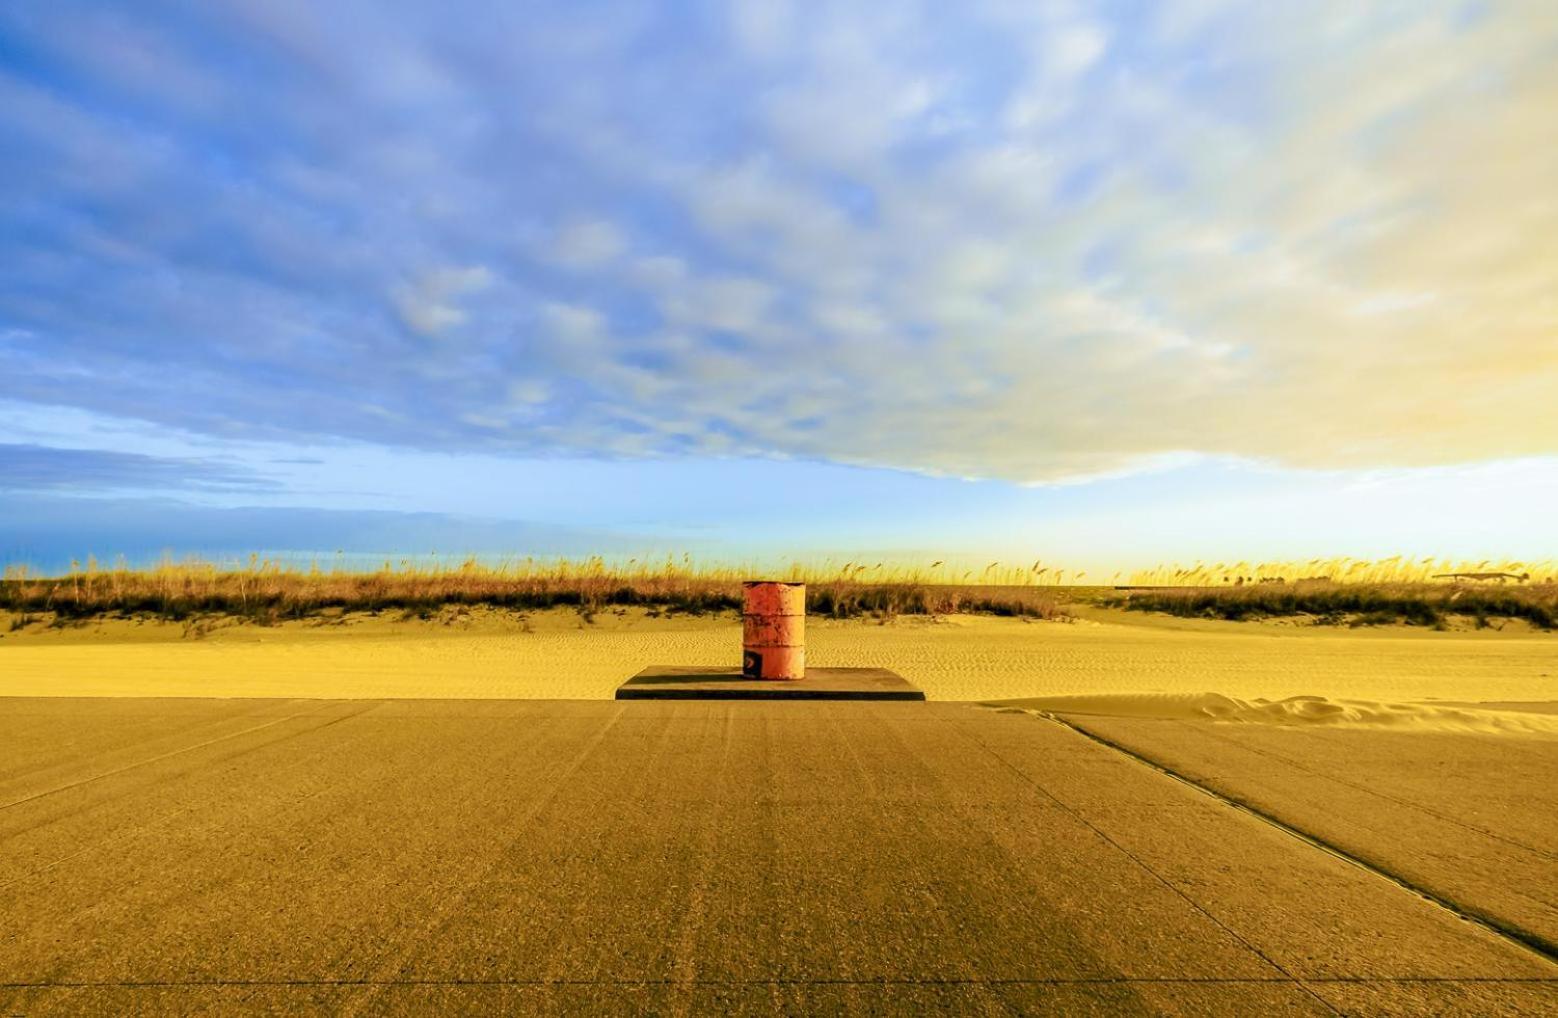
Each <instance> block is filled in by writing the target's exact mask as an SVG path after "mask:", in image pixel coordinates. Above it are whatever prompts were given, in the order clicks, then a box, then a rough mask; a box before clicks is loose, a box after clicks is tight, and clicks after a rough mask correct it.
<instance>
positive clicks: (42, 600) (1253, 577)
mask: <svg viewBox="0 0 1558 1018" xmlns="http://www.w3.org/2000/svg"><path fill="white" fill-rule="evenodd" d="M1086 575H1087V574H1086V573H1083V572H1072V573H1067V572H1066V571H1064V570H1059V569H1052V568H1051V567H1048V566H1046V565H1044V564H1043V563H1041V562H1035V563H1033V564H1032V565H1031V566H1008V565H1004V564H1002V563H999V562H992V563H990V564H989V565H987V566H985V568H984V569H983V570H979V571H976V570H975V569H969V568H963V566H962V565H961V564H957V565H949V564H948V563H946V562H935V563H932V564H931V565H930V566H928V567H914V566H903V565H898V564H888V563H881V562H878V563H874V564H869V563H856V562H846V563H844V564H842V565H839V564H836V563H832V562H825V563H823V564H821V565H807V564H804V563H795V564H792V565H790V566H786V567H784V568H780V569H777V570H776V569H772V568H768V567H764V566H754V565H750V564H747V565H740V566H716V567H701V566H697V565H695V564H694V563H693V561H692V559H691V558H690V557H689V556H682V557H681V558H668V559H665V560H661V561H643V560H639V559H628V560H626V561H623V562H607V561H606V560H605V559H603V558H600V557H594V558H589V559H584V560H567V559H535V558H526V559H509V560H504V561H500V562H489V561H482V560H478V559H475V558H468V559H465V560H462V561H458V562H456V561H449V560H444V561H440V560H437V559H432V560H423V561H413V560H409V559H404V560H401V561H400V562H399V563H398V564H394V563H390V562H385V563H384V564H383V566H382V567H381V568H379V569H375V570H361V569H351V568H346V567H342V566H337V567H336V568H329V569H321V568H320V566H319V565H318V563H312V564H310V565H307V566H299V565H296V564H288V563H286V562H281V561H273V560H262V559H261V558H260V557H259V556H257V555H255V556H250V558H249V560H248V561H247V562H246V563H227V564H220V563H215V562H209V561H201V560H186V561H182V562H175V561H173V560H171V559H166V560H164V561H163V562H161V563H160V564H158V565H156V566H153V567H151V568H147V569H130V568H128V567H127V566H125V565H124V564H123V562H121V563H120V564H118V565H116V566H115V567H113V568H109V569H104V568H101V567H100V566H99V565H98V563H97V562H96V561H94V560H93V559H90V558H89V559H87V561H86V564H85V566H81V565H73V567H72V568H71V570H70V571H69V572H68V573H67V574H65V575H56V576H39V575H35V574H33V573H31V572H29V571H28V570H27V569H26V568H25V567H19V566H13V567H11V568H9V569H7V570H6V571H5V573H4V578H3V579H0V611H5V612H8V613H10V614H11V615H12V620H11V626H12V628H13V629H14V628H21V627H23V626H26V625H30V624H31V620H32V619H34V618H35V617H36V616H39V615H45V616H47V617H48V618H49V619H51V620H52V621H53V622H54V623H56V624H62V625H66V624H70V623H72V622H75V621H80V620H85V619H90V618H94V617H101V616H109V615H121V616H138V617H152V618H159V619H164V620H168V621H175V622H187V621H189V620H196V619H201V618H207V617H214V616H225V617H235V618H239V619H246V620H249V621H252V622H257V623H261V624H270V623H275V622H280V621H284V620H287V619H303V618H311V617H316V616H320V615H323V614H327V613H339V612H348V611H366V612H378V611H387V610H400V611H403V612H406V613H408V614H411V615H414V616H419V617H422V618H430V617H432V615H433V614H434V613H436V612H438V611H439V610H440V609H443V608H446V607H453V608H459V607H462V606H489V607H493V608H501V609H509V610H515V611H528V610H534V609H543V608H555V607H572V608H575V609H577V610H578V611H580V612H581V613H583V614H584V615H585V616H586V617H587V618H588V617H590V616H591V615H592V614H593V613H595V612H598V611H601V610H603V609H606V608H609V607H615V606H642V607H645V608H648V609H649V610H650V611H651V612H652V613H689V614H702V613H706V612H718V611H739V610H740V608H741V581H742V580H743V579H748V578H757V577H762V578H769V579H790V580H802V581H805V582H806V584H807V599H806V603H807V610H808V611H809V612H811V613H813V614H816V615H826V616H832V617H835V618H856V617H862V616H871V617H878V618H881V617H891V616H895V615H945V614H952V613H955V612H977V613H986V614H994V615H1006V616H1018V617H1024V618H1040V619H1055V618H1065V617H1067V616H1068V611H1067V607H1066V605H1067V604H1068V603H1075V602H1082V601H1088V602H1094V603H1099V604H1104V605H1111V606H1116V607H1123V608H1129V609H1135V610H1140V611H1160V612H1168V613H1171V614H1174V615H1181V616H1191V617H1203V618H1218V619H1233V620H1240V619H1251V618H1260V617H1267V616H1309V617H1312V618H1314V619H1315V620H1317V621H1319V622H1327V623H1345V624H1349V625H1374V624H1388V623H1396V622H1408V623H1413V624H1417V625H1424V626H1435V627H1442V626H1444V625H1445V623H1446V621H1447V619H1448V618H1450V617H1451V616H1464V617H1466V618H1468V619H1475V620H1476V621H1477V623H1478V624H1486V622H1487V620H1488V619H1495V618H1516V619H1525V620H1526V621H1528V622H1530V623H1531V624H1532V625H1535V626H1538V627H1541V628H1544V629H1552V628H1555V627H1558V566H1555V564H1554V563H1547V562H1538V563H1520V562H1497V563H1495V562H1477V563H1452V562H1449V561H1446V560H1439V559H1432V558H1428V559H1403V558H1400V557H1397V558H1391V559H1383V560H1378V561H1366V560H1352V559H1328V560H1321V559H1312V560H1310V561H1308V562H1277V563H1255V564H1251V563H1246V562H1236V563H1222V562H1218V563H1214V564H1211V565H1206V564H1203V563H1196V564H1195V565H1194V566H1190V567H1183V566H1172V567H1168V566H1165V567H1159V568H1156V569H1152V570H1146V571H1143V572H1139V573H1136V574H1134V575H1132V576H1131V577H1130V579H1131V580H1132V581H1133V582H1132V584H1130V585H1119V586H1112V587H1084V586H1080V585H1079V583H1080V582H1081V581H1083V580H1084V579H1085V577H1086ZM1063 579H1064V580H1069V581H1070V582H1069V583H1067V584H1065V585H1060V584H1061V582H1062V580H1063ZM1120 579H1121V575H1120V574H1116V575H1115V576H1114V580H1115V581H1116V583H1118V581H1119V580H1120Z"/></svg>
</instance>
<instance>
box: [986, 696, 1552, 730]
mask: <svg viewBox="0 0 1558 1018" xmlns="http://www.w3.org/2000/svg"><path fill="white" fill-rule="evenodd" d="M990 706H996V707H1007V708H1017V709H1020V710H1028V711H1042V712H1045V713H1051V714H1078V715H1090V716H1099V717H1116V718H1147V719H1158V720H1164V721H1214V722H1221V723H1229V724H1255V725H1288V726H1298V727H1309V726H1316V725H1323V726H1326V727H1334V728H1389V729H1394V730H1397V731H1423V732H1444V733H1473V734H1479V735H1536V736H1555V737H1558V714H1542V713H1535V712H1533V711H1531V710H1529V709H1526V710H1497V709H1490V708H1487V707H1482V706H1467V705H1460V704H1457V705H1453V706H1452V705H1447V704H1438V703H1388V702H1383V701H1379V700H1352V699H1332V698H1330V697H1325V696H1289V697H1285V698H1284V699H1281V700H1267V699H1264V698H1261V697H1257V698H1255V699H1252V700H1243V699H1239V698H1237V697H1232V696H1224V695H1223V694H1222V693H1124V694H1120V693H1116V694H1101V695H1095V696H1042V697H1029V698H1026V699H1020V700H1007V701H1003V702H996V703H992V704H990Z"/></svg>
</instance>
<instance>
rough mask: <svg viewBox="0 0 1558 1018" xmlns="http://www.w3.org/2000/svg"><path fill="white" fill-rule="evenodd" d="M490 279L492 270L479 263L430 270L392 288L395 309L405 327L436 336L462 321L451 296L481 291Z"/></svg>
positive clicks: (463, 320) (463, 316)
mask: <svg viewBox="0 0 1558 1018" xmlns="http://www.w3.org/2000/svg"><path fill="white" fill-rule="evenodd" d="M491 282H492V273H491V272H490V271H489V270H488V269H487V268H486V267H484V266H481V265H472V266H468V267H463V268H462V267H446V268H441V269H434V270H432V271H430V272H427V273H424V274H423V275H422V276H421V278H420V279H418V280H417V281H416V283H414V284H412V285H410V286H403V287H400V288H399V289H398V290H396V292H395V295H394V296H395V310H396V311H397V312H399V314H400V320H401V321H402V322H404V323H405V324H406V327H407V328H409V329H411V330H412V331H413V332H417V333H420V334H421V335H423V336H427V337H429V338H433V339H436V338H438V337H440V336H442V335H444V334H445V333H447V332H448V331H449V330H450V329H452V328H454V327H456V326H458V325H462V324H464V323H465V320H466V313H465V311H464V310H463V309H462V308H460V306H459V305H457V304H456V303H455V298H456V297H459V296H461V295H463V294H467V293H474V292H476V291H478V290H483V289H485V288H486V287H487V286H488V285H490V284H491Z"/></svg>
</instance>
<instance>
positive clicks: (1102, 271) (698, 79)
mask: <svg viewBox="0 0 1558 1018" xmlns="http://www.w3.org/2000/svg"><path fill="white" fill-rule="evenodd" d="M0 132H3V136H4V137H5V138H6V139H7V141H6V143H5V145H4V146H3V148H0V189H3V193H4V194H5V196H6V197H5V200H4V201H3V202H0V265H3V266H4V268H3V270H0V557H5V558H19V557H20V558H30V559H33V560H36V561H50V562H56V561H58V560H59V559H60V558H61V557H62V556H66V555H70V554H76V553H84V552H85V551H89V550H90V551H95V552H97V553H99V554H113V553H115V552H119V551H124V552H126V553H129V554H132V555H142V554H145V553H147V552H148V551H150V550H154V549H157V548H162V547H168V548H172V549H175V550H207V551H209V550H215V549H231V550H237V549H244V548H251V547H257V546H263V547H266V548H274V547H280V546H283V545H285V546H288V547H296V548H304V549H307V548H332V547H341V546H343V545H347V544H351V545H353V546H354V547H360V548H361V550H364V551H369V550H383V551H385V552H392V553H393V552H418V551H424V550H430V549H431V548H435V547H436V548H437V549H438V550H444V551H451V552H460V551H518V552H522V553H523V552H531V551H535V552H541V553H547V552H553V551H566V552H568V553H579V552H581V551H584V550H588V549H589V548H591V547H598V548H600V549H602V550H608V551H609V550H615V549H626V548H634V549H636V548H649V547H654V548H677V549H682V548H686V549H690V550H694V551H695V552H697V553H699V554H706V555H710V556H725V557H732V556H743V555H770V554H772V555H788V554H794V555H816V554H833V553H838V554H842V555H849V554H852V553H854V552H857V551H881V552H884V553H902V554H904V555H922V554H923V555H926V556H932V557H940V556H943V555H951V554H968V555H977V556H983V555H987V554H988V555H998V556H1010V557H1012V558H1014V559H1015V558H1026V557H1028V556H1030V555H1042V556H1045V557H1047V558H1050V559H1054V560H1058V561H1065V562H1074V563H1077V564H1079V565H1082V566H1091V567H1092V568H1094V569H1103V568H1114V567H1119V566H1122V565H1130V564H1147V563H1150V562H1155V561H1160V560H1171V559H1190V558H1195V557H1199V556H1206V557H1307V556H1310V555H1331V554H1360V555H1387V554H1393V553H1397V552H1405V553H1411V554H1429V553H1432V554H1440V555H1451V556H1464V557H1469V558H1482V557H1537V556H1544V557H1546V556H1555V555H1558V537H1555V531H1554V528H1553V527H1552V526H1551V524H1550V522H1549V521H1548V520H1547V519H1546V518H1545V515H1546V514H1545V513H1543V512H1542V511H1541V507H1542V506H1543V505H1551V504H1553V503H1554V501H1555V500H1558V303H1555V302H1558V297H1555V294H1558V248H1555V247H1554V242H1553V240H1552V238H1553V237H1555V236H1558V202H1555V201H1554V198H1553V195H1554V191H1553V181H1555V180H1558V10H1555V9H1554V8H1553V7H1552V6H1551V5H1549V4H1544V3H1540V2H1519V0H1516V2H1509V3H1467V2H1456V3H1439V2H1433V0H1411V2H1400V3H1391V2H1380V3H1370V4H1358V3H1351V2H1341V0H1337V2H1315V3H1306V4H1247V3H1230V4H1221V3H1216V2H1208V0H1179V2H1165V3H1141V2H1130V3H1126V2H1119V3H1100V4H1084V3H1070V2H1065V3H1061V2H1056V3H1046V2H1021V3H1014V2H1005V0H990V2H970V3H966V4H958V5H946V4H935V3H923V4H912V3H885V2H884V3H879V4H853V3H839V4H830V3H816V4H798V3H796V4H792V3H785V2H779V0H763V2H749V3H731V4H721V3H679V4H678V3H672V4H657V3H647V2H603V3H566V4H524V5H514V4H502V3H491V4H487V3H459V4H443V5H425V4H396V3H373V4H367V3H361V4H359V3H350V2H341V3H331V4H314V3H287V2H277V0H266V2H258V0H256V2H228V3H220V4H208V5H198V4H183V3H134V4H128V3H126V4H115V3H93V4H77V3H70V2H58V0H55V2H50V3H46V4H45V3H35V2H27V0H21V2H17V3H12V4H8V5H6V6H5V7H4V8H3V9H0ZM289 535H290V539H289ZM383 544H395V545H397V547H387V548H378V547H368V545H383Z"/></svg>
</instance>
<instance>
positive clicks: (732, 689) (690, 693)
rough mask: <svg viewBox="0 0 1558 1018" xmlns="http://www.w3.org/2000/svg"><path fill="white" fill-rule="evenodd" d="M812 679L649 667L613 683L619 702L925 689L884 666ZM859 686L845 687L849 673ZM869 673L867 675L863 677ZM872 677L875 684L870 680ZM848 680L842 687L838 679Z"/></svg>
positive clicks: (899, 696) (862, 696)
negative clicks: (771, 677) (746, 676)
mask: <svg viewBox="0 0 1558 1018" xmlns="http://www.w3.org/2000/svg"><path fill="white" fill-rule="evenodd" d="M818 671H819V672H822V673H825V674H822V675H819V676H818V677H817V680H816V683H815V684H814V683H813V682H812V681H810V680H809V678H808V679H799V680H792V681H777V680H770V681H762V680H759V679H747V678H743V677H742V676H741V673H740V672H739V671H736V670H731V671H728V672H727V671H709V670H706V669H702V668H685V669H680V668H674V667H665V666H658V667H655V666H652V667H649V668H646V669H644V670H643V671H642V672H639V673H638V674H637V675H635V676H633V677H632V678H630V679H628V680H627V681H626V682H624V683H623V684H622V685H620V686H618V687H617V692H616V697H615V698H616V699H618V700H894V701H898V702H905V701H910V702H924V700H925V692H924V690H922V689H919V688H918V687H916V686H911V685H910V684H909V683H908V681H907V680H906V679H904V678H903V676H901V675H898V674H897V673H895V672H890V671H888V670H887V669H884V668H826V669H818ZM851 672H855V673H859V676H860V678H861V679H862V680H865V681H862V682H861V684H860V685H853V686H851V685H848V684H847V682H848V679H849V678H850V676H849V673H851ZM867 676H869V679H868V678H867ZM873 679H874V680H875V684H873V683H872V682H871V681H870V680H873ZM840 682H844V683H846V684H845V685H843V687H842V688H840V686H839V685H837V683H840Z"/></svg>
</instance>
